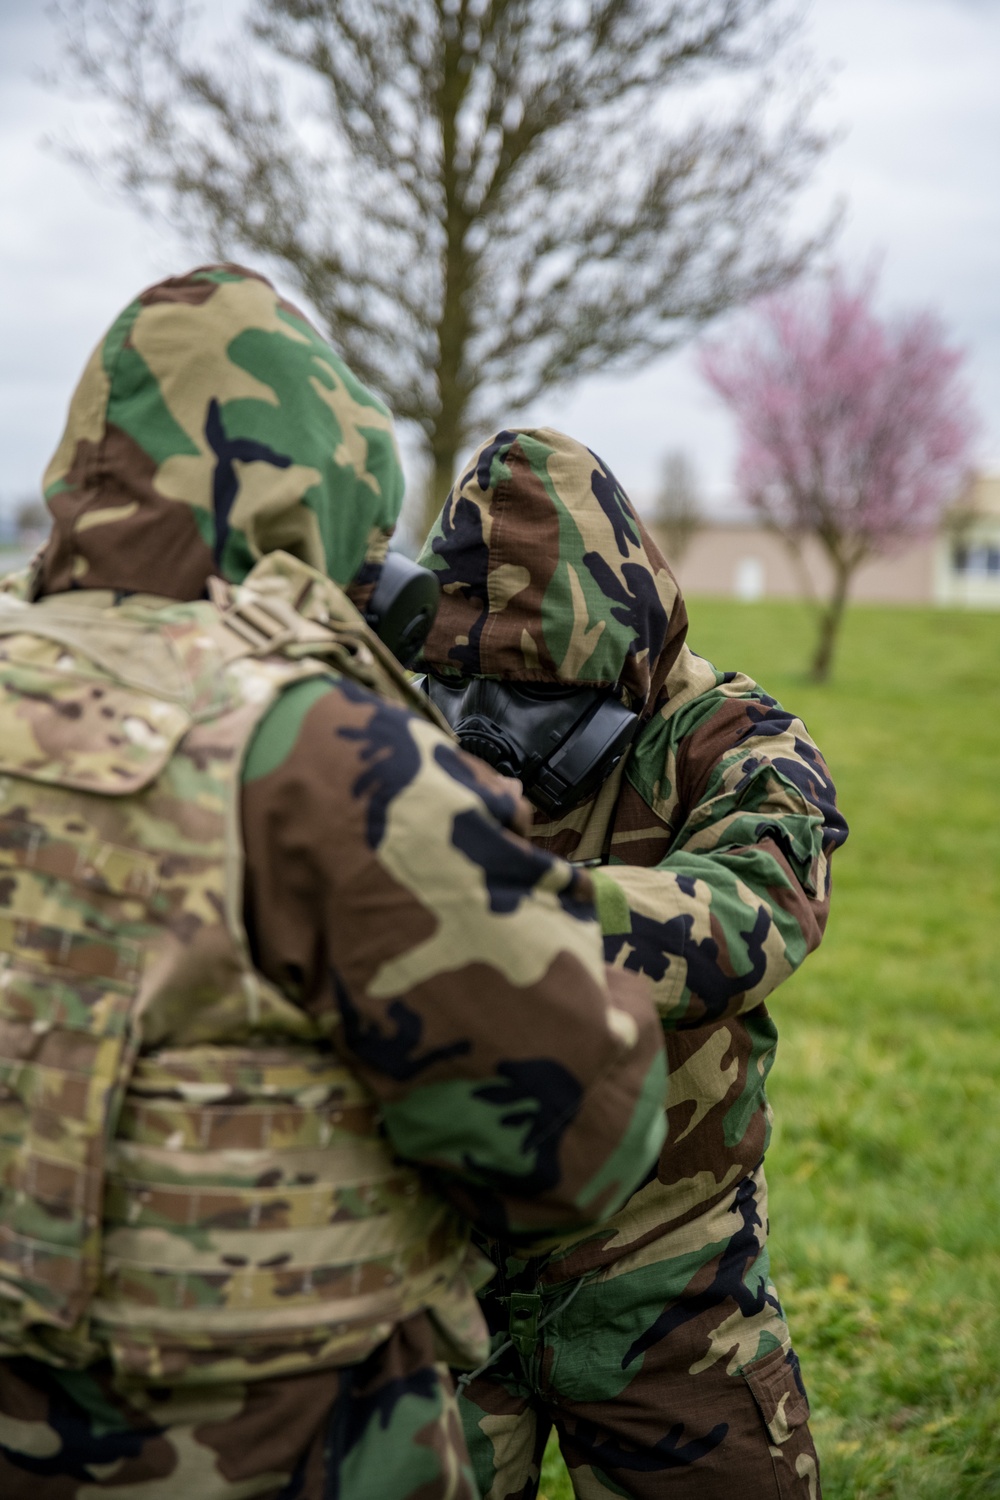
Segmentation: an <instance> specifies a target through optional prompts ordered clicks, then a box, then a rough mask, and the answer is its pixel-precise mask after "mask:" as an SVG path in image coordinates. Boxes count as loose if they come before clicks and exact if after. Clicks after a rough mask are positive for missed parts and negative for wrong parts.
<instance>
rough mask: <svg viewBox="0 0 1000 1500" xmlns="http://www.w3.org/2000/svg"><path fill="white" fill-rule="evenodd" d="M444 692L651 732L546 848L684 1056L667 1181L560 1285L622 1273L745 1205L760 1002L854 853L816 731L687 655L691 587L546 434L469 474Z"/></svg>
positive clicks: (539, 831) (440, 538)
mask: <svg viewBox="0 0 1000 1500" xmlns="http://www.w3.org/2000/svg"><path fill="white" fill-rule="evenodd" d="M421 561H422V562H424V563H425V564H426V565H427V566H429V567H431V568H434V569H435V570H436V571H437V576H438V579H439V581H440V583H441V586H442V589H443V597H442V605H441V609H440V612H439V614H438V617H437V620H436V622H435V625H434V628H433V630H432V633H431V635H430V637H429V639H428V642H427V645H426V648H425V653H424V657H425V661H426V663H427V665H428V666H429V667H430V668H431V669H432V670H433V671H436V672H438V673H442V674H450V673H460V674H465V675H486V676H493V677H497V678H506V679H509V680H514V681H526V680H527V681H536V682H576V683H591V684H605V685H607V686H609V687H615V688H617V689H618V690H619V691H621V692H622V693H623V695H625V696H626V697H627V699H628V701H629V702H630V703H631V704H633V705H634V706H635V707H636V708H638V709H641V711H642V725H641V728H640V731H639V734H638V736H637V738H636V740H635V741H634V743H633V747H632V750H631V752H630V754H629V756H628V758H627V760H626V761H625V762H624V763H623V764H622V765H621V766H620V767H619V768H618V771H617V772H616V773H615V774H614V775H613V776H612V777H611V778H610V779H609V781H608V782H606V783H605V785H604V787H603V788H602V789H601V790H600V792H599V793H598V794H597V796H596V797H595V798H594V799H592V800H591V801H590V802H588V803H586V804H584V805H583V806H582V807H579V808H577V809H575V810H574V811H573V812H571V813H570V814H568V815H567V816H566V817H564V818H563V819H562V820H561V821H559V822H556V823H552V822H547V821H546V820H545V818H544V816H543V815H542V814H541V813H536V815H535V826H534V833H533V839H534V842H535V846H536V847H538V848H543V849H546V850H548V851H552V852H557V853H559V854H561V855H563V856H564V857H565V858H568V859H571V860H581V861H582V860H596V859H601V860H603V862H604V864H605V866H606V867H607V874H605V873H604V871H598V872H596V875H595V881H596V883H597V884H598V887H599V891H600V898H599V905H600V911H601V918H602V927H603V930H604V933H605V956H606V957H607V959H608V960H609V962H611V963H613V964H615V965H616V966H618V967H619V968H621V969H624V970H625V971H635V972H638V973H643V974H646V975H648V976H649V978H650V979H651V980H652V981H653V985H654V990H655V994H656V998H657V1003H658V1006H659V1010H660V1015H661V1018H662V1022H663V1026H664V1028H665V1031H666V1034H667V1056H668V1073H669V1085H668V1088H669V1092H668V1096H667V1117H668V1134H667V1140H666V1144H665V1145H664V1148H663V1151H662V1153H661V1156H660V1162H659V1168H658V1173H657V1176H656V1178H655V1180H653V1181H650V1182H649V1183H648V1184H647V1185H645V1186H644V1187H643V1188H642V1189H641V1190H640V1191H638V1192H637V1193H636V1194H635V1195H634V1197H633V1198H632V1200H631V1202H630V1203H629V1204H628V1205H627V1206H626V1207H625V1208H624V1209H623V1210H622V1212H621V1213H620V1214H619V1215H618V1216H617V1217H616V1218H615V1219H614V1220H613V1221H612V1222H611V1223H610V1224H609V1225H606V1226H604V1227H603V1228H602V1229H601V1230H600V1231H599V1232H598V1233H597V1234H596V1236H595V1235H591V1236H588V1237H585V1243H584V1242H582V1241H581V1242H580V1243H577V1242H576V1241H577V1240H578V1239H579V1237H575V1238H574V1239H573V1240H569V1241H564V1242H563V1243H562V1244H561V1245H559V1246H558V1249H557V1253H556V1254H555V1256H554V1257H553V1262H552V1264H551V1266H550V1269H549V1272H548V1273H547V1274H548V1275H550V1276H551V1277H552V1278H553V1279H559V1278H561V1277H563V1276H568V1275H571V1274H580V1273H582V1272H583V1271H585V1270H588V1269H591V1268H593V1267H596V1266H600V1265H605V1264H610V1263H611V1262H613V1261H615V1260H616V1259H618V1258H619V1257H621V1256H623V1255H625V1254H626V1253H627V1252H629V1251H637V1250H639V1249H640V1248H641V1247H642V1246H643V1245H644V1244H646V1243H647V1242H651V1241H653V1240H655V1239H656V1238H657V1237H659V1236H661V1235H663V1234H664V1233H665V1232H666V1231H667V1230H669V1229H673V1228H676V1227H679V1226H680V1225H682V1224H684V1223H686V1222H687V1221H689V1220H692V1219H694V1218H695V1217H697V1216H698V1215H701V1214H703V1213H705V1212H706V1211H707V1210H708V1209H710V1208H711V1207H712V1206H713V1205H715V1204H718V1203H720V1202H722V1201H723V1200H724V1199H727V1198H729V1197H730V1196H731V1195H732V1193H733V1191H734V1188H735V1186H736V1185H737V1184H738V1183H739V1182H740V1181H741V1180H742V1179H743V1178H745V1177H746V1176H747V1175H748V1174H749V1173H751V1172H753V1170H754V1168H755V1167H756V1166H757V1164H758V1163H759V1162H760V1161H761V1158H762V1157H763V1154H764V1151H765V1148H766V1146H767V1141H768V1134H769V1128H770V1112H769V1108H768V1105H767V1101H766V1097H765V1080H766V1077H767V1073H768V1070H769V1069H770V1066H771V1063H772V1061H773V1057H774V1051H775V1046H776V1042H777V1033H776V1029H775V1026H774V1022H773V1020H772V1019H771V1017H770V1016H769V1014H768V1012H767V1009H766V1006H765V1005H764V1001H765V1000H766V998H767V996H768V995H769V994H770V993H771V991H772V990H773V989H774V988H775V986H776V985H778V984H780V983H781V982H782V980H784V979H786V978H787V977H788V976H789V975H790V974H791V973H792V972H793V970H794V969H796V968H797V967H798V965H799V964H800V963H801V962H802V960H803V958H804V957H805V956H806V954H807V953H809V952H810V951H811V950H812V949H813V948H815V947H816V945H817V944H818V943H819V941H820V939H821V937H822V934H823V929H824V926H825V923H826V918H827V910H828V903H829V893H830V874H829V863H828V861H829V856H830V854H831V852H832V851H833V849H834V848H836V847H837V846H838V845H839V844H841V843H843V841H844V839H845V838H846V836H847V829H846V824H845V823H844V820H843V818H842V816H841V814H840V813H839V812H838V810H837V807H836V802H835V793H834V788H833V784H832V782H831V780H830V776H829V773H828V771H827V768H826V766H825V764H824V762H823V760H822V757H821V756H820V754H819V752H818V750H817V749H816V746H815V745H814V744H813V741H812V740H811V739H810V737H809V735H808V733H807V732H806V729H805V727H804V726H803V724H802V723H801V722H800V721H799V720H798V719H797V718H795V717H794V715H792V714H790V713H788V712H786V710H785V709H783V708H782V707H781V705H780V704H779V703H776V702H775V700H774V699H773V698H771V697H769V696H768V694H767V693H765V692H764V691H763V689H762V688H760V687H758V686H757V684H756V683H754V682H752V681H751V680H750V679H749V678H747V677H745V676H743V675H742V674H741V673H737V672H720V671H717V670H716V669H715V668H714V667H713V666H712V665H711V664H710V663H709V662H707V661H705V660H704V659H703V658H701V657H699V656H696V655H695V654H694V653H693V652H692V651H691V650H690V649H689V648H688V646H687V644H686V639H685V637H686V634H687V614H686V610H685V607H684V602H683V600H682V598H681V596H680V593H679V590H678V587H677V583H676V581H675V579H674V577H673V574H672V573H671V572H670V570H669V568H668V567H667V565H666V562H665V561H664V559H663V557H662V555H661V554H660V552H659V550H658V548H657V547H656V545H655V543H654V542H653V541H652V539H651V538H650V536H649V534H648V533H647V531H646V529H645V527H644V526H643V525H642V522H641V521H640V520H639V518H638V517H637V515H636V513H635V511H634V510H633V508H632V506H631V504H630V502H629V500H628V498H627V496H626V495H625V493H624V492H623V490H622V489H621V487H620V485H619V484H618V483H617V481H616V480H615V477H614V475H613V474H612V473H611V471H610V470H609V469H608V468H607V466H606V465H605V464H604V463H603V462H602V461H601V460H600V459H599V458H597V457H596V456H595V455H594V454H593V453H591V452H590V451H589V449H587V448H585V447H583V445H582V444H580V443H577V442H575V441H573V440H572V439H570V438H567V437H565V436H563V435H562V434H561V433H558V432H555V431H552V430H550V429H544V428H543V429H530V430H529V429H525V430H515V431H504V432H501V433H499V434H497V436H496V437H494V438H492V439H491V440H490V441H489V442H487V443H485V444H484V445H483V446H482V447H481V448H480V449H479V450H478V451H477V452H476V453H475V455H474V456H473V457H472V459H471V460H470V461H469V463H468V465H467V466H466V469H465V471H464V472H463V473H462V475H461V477H460V479H459V481H458V483H457V484H456V485H455V487H454V489H453V491H452V493H451V495H450V496H449V499H448V501H447V503H446V505H445V507H444V510H443V512H442V514H441V516H440V518H439V520H438V522H437V524H436V526H435V527H434V529H433V530H432V532H431V535H430V537H429V538H428V541H427V544H426V546H425V548H424V553H423V556H422V558H421Z"/></svg>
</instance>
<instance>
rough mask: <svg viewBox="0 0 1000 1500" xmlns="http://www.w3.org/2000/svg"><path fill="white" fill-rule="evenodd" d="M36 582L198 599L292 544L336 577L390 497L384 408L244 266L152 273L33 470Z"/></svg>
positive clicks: (379, 535)
mask: <svg viewBox="0 0 1000 1500" xmlns="http://www.w3.org/2000/svg"><path fill="white" fill-rule="evenodd" d="M44 485H45V497H46V500H47V502H48V506H49V509H50V511H51V512H52V516H53V522H54V524H53V530H52V534H51V536H50V538H49V541H48V545H47V547H46V549H45V552H44V555H43V558H42V562H41V567H40V573H39V576H38V581H37V585H36V587H37V590H38V592H40V593H44V594H53V593H60V592H62V591H63V590H65V589H72V588H87V589H96V588H119V589H129V590H137V591H141V592H143V593H152V594H160V595H165V596H166V597H168V598H173V599H196V598H199V597H200V596H201V595H202V593H203V592H204V589H205V583H206V580H207V579H208V577H209V576H210V575H211V574H219V575H221V576H222V577H224V578H226V579H228V580H229V581H230V582H231V583H238V582H240V581H241V580H242V579H243V578H244V577H245V576H246V574H247V573H248V572H249V570H250V569H251V568H252V567H253V565H254V563H255V562H256V561H257V560H258V559H259V558H260V557H261V556H262V555H263V554H264V553H267V552H274V551H277V550H279V549H281V550H284V551H286V552H291V553H293V554H294V555H295V556H297V557H299V558H301V559H302V560H303V561H304V562H307V563H309V564H310V565H311V566H312V567H314V568H317V569H318V570H319V571H320V572H324V573H327V574H328V575H329V576H330V577H331V578H333V579H334V580H335V581H336V582H337V583H339V584H341V585H346V584H348V583H350V582H351V580H352V579H354V578H355V577H356V576H357V575H358V573H359V571H360V570H361V569H362V567H363V565H364V564H365V562H366V561H367V562H369V563H378V562H380V561H381V560H382V558H383V557H384V555H385V548H386V545H387V543H388V538H389V536H390V534H391V532H392V528H393V526H394V525H395V522H396V518H397V516H398V514H399V507H400V503H401V501H402V493H403V477H402V471H401V469H400V465H399V457H398V454H397V451H396V444H395V439H394V437H393V432H392V421H391V418H390V416H389V413H388V411H387V410H386V408H385V407H384V406H383V405H382V404H381V403H380V402H379V401H377V400H376V399H375V398H374V397H373V396H372V395H371V393H370V392H369V391H367V390H366V389H365V388H364V386H362V385H361V384H360V382H359V381H357V380H356V379H355V378H354V376H353V375H352V374H351V372H350V370H348V369H347V367H346V365H344V363H343V362H342V361H341V360H340V359H339V358H338V356H337V355H336V354H335V353H334V352H333V350H332V349H331V348H330V346H329V345H328V344H327V342H326V341H325V339H323V338H322V337H321V336H320V335H319V333H317V331H316V329H315V328H314V327H313V326H312V324H311V323H310V322H309V321H308V319H307V318H305V317H304V316H303V314H302V313H301V312H299V311H298V310H297V309H296V308H295V307H293V306H292V305H291V304H290V303H288V302H285V301H284V300H283V299H282V298H281V297H280V296H279V295H278V293H277V292H276V291H275V290H274V288H273V287H272V286H271V284H270V283H269V282H268V281H265V279H264V278H263V277H262V276H258V275H257V274H256V273H255V272H253V271H247V270H244V269H243V268H242V267H240V266H232V265H225V266H203V267H201V268H199V269H198V270H194V271H190V272H188V274H187V275H185V276H176V277H172V278H170V279H169V280H167V281H162V282H160V283H159V284H158V285H156V286H153V287H150V288H149V289H148V290H147V291H145V292H143V293H142V294H141V295H140V296H139V297H137V298H136V300H135V301H134V302H132V303H130V304H129V306H128V307H126V308H125V310H124V312H122V313H121V314H120V316H119V317H118V318H117V319H116V320H115V322H114V323H113V324H112V326H111V328H110V329H109V331H108V333H107V334H106V335H105V337H104V338H103V339H102V340H101V342H100V343H99V344H98V346H97V348H96V349H95V350H94V353H93V354H92V355H91V357H90V360H89V362H88V364H87V367H86V369H85V370H84V373H83V376H82V378H81V380H80V383H79V385H78V386H77V389H76V391H75V393H74V395H73V399H72V402H71V403H70V410H69V417H68V420H67V423H66V430H65V432H64V433H63V436H62V440H61V442H60V444H59V447H58V449H57V450H56V453H55V456H54V457H53V459H52V462H51V463H50V464H49V467H48V469H47V471H46V474H45V480H44Z"/></svg>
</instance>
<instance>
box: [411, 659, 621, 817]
mask: <svg viewBox="0 0 1000 1500" xmlns="http://www.w3.org/2000/svg"><path fill="white" fill-rule="evenodd" d="M417 685H419V686H420V687H422V688H423V690H424V692H425V693H426V694H427V695H428V697H429V698H430V700H431V702H432V703H433V704H434V705H435V707H436V708H438V709H440V711H441V712H442V713H443V714H444V716H445V718H446V719H447V720H448V723H449V724H450V725H451V727H452V729H453V730H454V731H455V733H456V735H457V736H458V740H459V743H460V744H461V746H462V749H463V750H468V751H469V753H470V754H471V755H478V756H479V758H480V760H484V761H486V763H487V764H488V765H491V766H493V768H494V769H495V770H497V771H499V772H500V773H501V774H502V775H504V776H516V777H517V779H518V780H519V781H520V783H521V786H522V787H523V789H524V795H525V796H526V797H527V798H528V801H529V802H532V803H533V804H534V805H535V807H538V808H540V809H541V810H542V811H543V812H545V813H548V814H549V816H550V817H551V818H561V817H562V816H563V814H564V813H568V812H569V811H570V810H571V809H572V808H574V807H578V806H579V804H580V803H581V802H585V801H586V800H587V798H588V797H589V796H591V795H592V793H594V792H595V791H596V790H597V788H598V787H599V786H600V785H601V783H602V782H603V781H605V780H606V779H607V777H608V776H610V774H611V772H612V771H613V770H614V768H615V766H617V764H618V762H619V761H620V760H621V758H622V756H623V755H624V754H625V751H626V750H627V749H628V747H629V745H630V744H631V742H632V737H633V735H634V734H635V732H636V729H637V728H638V725H639V716H638V714H636V713H634V712H633V710H632V709H630V708H626V707H625V705H624V704H623V703H622V702H620V701H619V699H618V698H616V697H615V696H614V693H613V691H612V690H610V689H608V688H599V687H571V686H567V687H562V686H560V685H559V684H549V683H531V682H493V681H490V680H489V679H487V678H483V677H466V678H455V679H453V680H449V679H447V678H442V677H434V676H432V675H431V674H430V673H428V675H427V676H426V677H423V678H418V679H417Z"/></svg>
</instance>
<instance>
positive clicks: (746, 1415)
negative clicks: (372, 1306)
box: [460, 1173, 820, 1500]
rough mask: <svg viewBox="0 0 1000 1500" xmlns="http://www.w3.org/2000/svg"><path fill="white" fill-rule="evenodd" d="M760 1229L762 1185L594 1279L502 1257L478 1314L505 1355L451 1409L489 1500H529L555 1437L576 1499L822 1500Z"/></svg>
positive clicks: (743, 1188)
mask: <svg viewBox="0 0 1000 1500" xmlns="http://www.w3.org/2000/svg"><path fill="white" fill-rule="evenodd" d="M765 1226H766V1187H765V1185H764V1181H763V1174H762V1173H761V1174H760V1175H759V1176H758V1177H757V1178H756V1179H755V1178H748V1179H746V1180H745V1181H744V1182H743V1183H741V1184H740V1186H739V1188H738V1189H737V1191H736V1193H735V1196H734V1197H733V1198H732V1199H731V1200H729V1201H728V1202H726V1203H724V1204H722V1205H720V1206H719V1207H718V1208H715V1209H713V1210H711V1211H710V1212H708V1213H706V1214H704V1215H702V1216H701V1217H700V1218H698V1219H697V1220H695V1221H694V1222H693V1223H691V1224H688V1225H685V1226H683V1227H682V1228H680V1229H678V1230H676V1231H671V1232H669V1233H668V1234H666V1235H664V1236H663V1237H662V1238H660V1239H658V1240H655V1241H654V1242H653V1243H651V1244H649V1245H646V1246H645V1247H643V1248H642V1249H641V1250H638V1251H634V1252H631V1253H629V1254H628V1255H626V1256H624V1257H623V1258H622V1259H621V1260H619V1261H617V1262H615V1263H614V1264H612V1265H611V1266H608V1267H605V1268H604V1269H602V1270H601V1271H600V1272H599V1274H598V1275H597V1276H595V1277H594V1278H593V1279H590V1280H587V1279H583V1280H582V1281H580V1282H578V1283H573V1282H567V1281H565V1280H563V1281H562V1282H561V1283H558V1284H555V1285H553V1284H552V1283H551V1281H550V1280H547V1278H546V1268H545V1266H544V1263H539V1262H534V1263H532V1262H524V1261H518V1260H517V1259H515V1258H512V1257H509V1256H508V1257H506V1258H505V1259H504V1260H503V1264H502V1268H501V1269H500V1270H499V1272H498V1275H497V1277H496V1278H495V1279H494V1280H493V1281H492V1282H491V1283H490V1284H489V1286H488V1287H487V1288H486V1289H485V1291H484V1292H483V1293H481V1297H480V1300H481V1302H482V1304H483V1307H484V1310H485V1312H486V1315H487V1319H488V1321H489V1324H490V1332H491V1335H492V1349H493V1350H494V1352H495V1351H497V1350H498V1349H500V1348H501V1347H502V1346H503V1345H504V1344H505V1343H506V1342H507V1340H508V1339H510V1338H511V1337H513V1338H514V1346H513V1347H508V1348H507V1349H506V1350H505V1352H504V1353H503V1354H502V1355H500V1357H499V1358H498V1359H497V1360H496V1362H495V1363H494V1364H492V1365H491V1366H490V1368H489V1369H488V1370H486V1371H484V1372H483V1373H482V1374H480V1375H477V1376H476V1377H475V1378H474V1379H473V1380H472V1381H471V1382H470V1383H469V1384H468V1385H467V1386H466V1387H465V1389H464V1391H463V1392H462V1394H461V1395H460V1407H461V1410H462V1420H463V1423H464V1426H465V1434H466V1438H467V1440H468V1444H469V1451H470V1454H471V1456H472V1462H473V1469H474V1471H475V1476H476V1480H477V1482H478V1484H479V1487H480V1490H481V1491H482V1495H483V1500H534V1497H535V1496H536V1495H537V1493H538V1483H539V1477H540V1469H541V1462H542V1455H543V1453H544V1451H545V1445H546V1441H547V1439H548V1435H549V1432H550V1430H551V1428H552V1426H553V1424H554V1425H555V1429H556V1432H557V1435H558V1438H559V1446H560V1449H561V1451H562V1455H563V1458H564V1459H565V1462H566V1466H567V1468H568V1470H569V1474H570V1478H571V1480H572V1483H573V1490H574V1494H575V1495H576V1496H577V1497H578V1500H599V1497H600V1500H606V1497H611V1496H625V1497H634V1500H664V1497H670V1500H733V1497H734V1496H738V1497H739V1500H792V1497H794V1500H820V1486H819V1468H818V1461H817V1458H816V1450H815V1448H814V1446H813V1442H812V1438H811V1436H810V1433H809V1427H808V1424H807V1419H808V1415H809V1404H808V1401H807V1399H806V1394H805V1390H804V1388H803V1386H802V1381H801V1377H800V1374H799V1364H798V1360H797V1358H796V1356H795V1354H794V1352H793V1350H792V1347H791V1342H790V1339H789V1335H788V1328H787V1325H786V1324H785V1320H784V1317H783V1315H782V1311H781V1307H780V1304H779V1302H778V1300H777V1297H776V1295H775V1292H774V1288H773V1286H772V1285H771V1283H770V1281H769V1279H768V1257H767V1249H766V1244H765V1236H766V1227H765ZM497 1258H498V1259H499V1257H497ZM552 1269H553V1268H552V1267H551V1266H550V1267H549V1268H548V1276H549V1277H551V1274H552Z"/></svg>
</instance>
